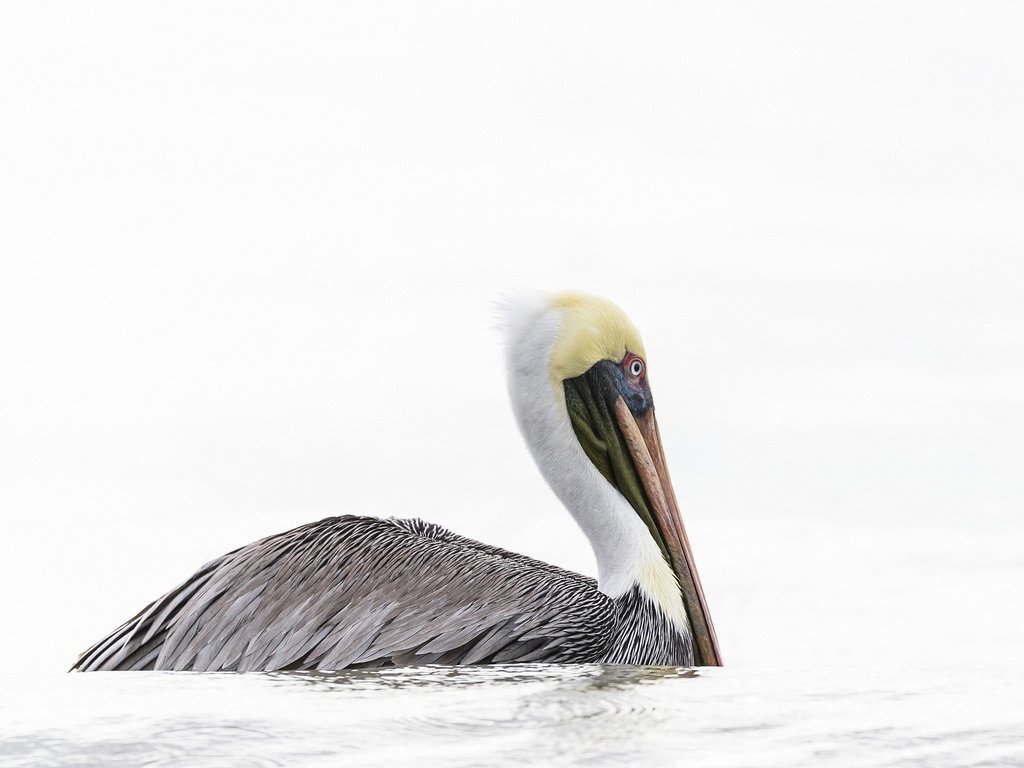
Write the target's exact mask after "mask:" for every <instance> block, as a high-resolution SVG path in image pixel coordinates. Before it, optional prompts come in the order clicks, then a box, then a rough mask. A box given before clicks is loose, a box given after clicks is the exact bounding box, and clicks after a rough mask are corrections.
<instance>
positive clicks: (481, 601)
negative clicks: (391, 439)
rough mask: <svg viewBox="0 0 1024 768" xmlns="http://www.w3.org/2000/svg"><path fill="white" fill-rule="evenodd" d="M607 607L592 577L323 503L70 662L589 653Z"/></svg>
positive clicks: (414, 660) (263, 663)
mask: <svg viewBox="0 0 1024 768" xmlns="http://www.w3.org/2000/svg"><path fill="white" fill-rule="evenodd" d="M614 610H615V609H614V607H613V605H612V602H611V601H610V600H609V599H608V598H607V597H606V596H604V595H603V594H601V593H600V592H599V591H598V590H597V585H596V584H595V582H594V581H593V579H589V578H586V577H584V576H580V575H578V574H575V573H572V572H570V571H565V570H563V569H561V568H557V567H555V566H552V565H548V564H547V563H542V562H540V561H538V560H533V559H531V558H528V557H524V556H522V555H518V554H515V553H512V552H508V551H506V550H503V549H499V548H497V547H490V546H487V545H485V544H481V543H479V542H476V541H473V540H472V539H467V538H464V537H462V536H458V535H456V534H454V533H451V532H450V531H448V530H446V529H444V528H441V527H440V526H437V525H433V524H430V523H425V522H423V521H422V520H398V519H389V520H378V519H376V518H368V517H354V516H344V517H333V518H327V519H326V520H321V521H319V522H316V523H311V524H309V525H305V526H300V527H299V528H295V529H293V530H291V531H287V532H285V533H282V534H278V535H276V536H271V537H269V538H266V539H262V540H260V541H257V542H254V543H253V544H250V545H248V546H246V547H242V548H241V549H238V550H235V551H234V552H230V553H228V554H226V555H224V556H223V557H221V558H218V559H217V560H214V561H212V562H210V563H207V564H206V565H205V566H203V567H202V568H201V569H200V570H199V571H197V572H196V573H195V574H194V575H193V576H192V577H191V578H189V579H188V580H187V581H185V582H184V583H182V584H180V585H178V586H177V587H176V588H175V589H173V590H171V591H170V592H168V593H167V594H166V595H164V596H163V597H161V598H159V599H158V600H156V601H155V602H153V603H152V604H151V605H149V606H147V607H146V608H145V609H143V610H142V611H141V612H140V613H139V614H138V615H136V616H135V617H134V618H132V619H131V620H129V621H128V622H126V623H125V624H123V625H122V626H121V627H119V628H118V629H116V630H115V631H114V632H112V633H111V634H110V635H109V636H108V637H106V638H104V639H103V640H101V641H99V642H98V643H96V645H94V646H93V647H91V648H90V649H89V650H87V651H86V652H85V653H83V654H82V656H81V657H80V658H79V660H78V661H77V662H76V663H75V666H74V667H73V669H78V670H83V671H89V670H111V669H178V670H185V669H190V670H207V671H212V670H232V671H245V670H275V669H342V668H345V667H352V666H357V667H380V666H392V665H394V666H400V665H409V664H479V663H492V662H493V663H498V662H502V663H504V662H520V661H552V662H583V661H595V660H597V659H600V658H601V656H602V654H603V653H604V651H605V650H606V648H607V647H608V645H609V643H610V641H611V636H612V622H613V618H614Z"/></svg>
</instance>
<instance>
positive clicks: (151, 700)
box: [0, 665, 1024, 768]
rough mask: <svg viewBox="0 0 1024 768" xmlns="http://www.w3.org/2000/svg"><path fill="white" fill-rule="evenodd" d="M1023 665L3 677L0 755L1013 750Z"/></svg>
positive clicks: (680, 756)
mask: <svg viewBox="0 0 1024 768" xmlns="http://www.w3.org/2000/svg"><path fill="white" fill-rule="evenodd" d="M1020 671H1021V670H1020V669H1017V670H1007V669H1005V668H998V669H996V668H992V669H978V668H971V669H961V668H957V669H943V670H939V671H933V672H923V673H917V674H911V673H909V672H907V671H906V670H899V671H898V672H896V673H892V672H890V673H885V672H882V671H880V670H875V669H870V668H867V669H865V668H850V669H840V670H824V671H823V670H788V671H786V672H784V673H782V672H776V673H772V672H760V673H758V672H746V673H744V672H735V671H731V670H728V669H725V670H722V669H702V670H699V672H698V671H694V670H686V669H673V668H660V667H655V668H632V667H618V666H601V665H580V666H549V665H536V666H525V665H523V666H504V667H466V668H450V667H445V668H436V667H420V668H410V669H387V670H375V671H368V670H355V671H346V672H337V673H308V672H282V673H270V674H244V675H240V674H195V673H145V672H143V673H90V674H80V675H60V676H45V677H36V678H28V677H22V678H8V679H4V680H2V681H0V682H2V683H3V686H2V689H0V765H3V766H5V767H6V766H11V767H12V768H14V767H15V766H76V767H78V766H105V767H110V768H126V767H127V766H140V765H145V766H163V767H166V766H189V767H190V768H195V767H197V766H198V767H199V768H206V767H207V766H232V767H234V766H254V767H258V768H264V767H266V766H297V765H301V766H338V765H345V766H364V765H365V766H392V765H393V766H406V765H410V764H416V765H417V766H435V765H436V766H445V768H450V767H452V766H471V765H472V766H476V765H501V764H516V765H522V764H527V765H534V764H535V765H554V766H558V765H597V766H601V765H624V764H638V763H640V764H644V765H647V766H661V765H664V766H675V765H681V764H685V765H687V766H705V765H706V766H716V768H717V767H718V766H730V765H734V766H795V765H814V766H828V765H849V764H871V765H911V764H927V765H940V766H945V765H949V766H960V765H964V766H967V765H976V764H981V763H987V764H990V765H1015V764H1024V748H1022V746H1021V745H1022V744H1024V725H1022V724H1021V722H1020V721H1019V718H1018V717H1017V716H1016V714H1015V713H1017V712H1019V711H1022V710H1024V700H1022V690H1024V686H1021V685H1019V681H1020V677H1021V676H1020Z"/></svg>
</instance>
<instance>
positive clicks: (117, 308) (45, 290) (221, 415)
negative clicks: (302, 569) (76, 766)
mask: <svg viewBox="0 0 1024 768" xmlns="http://www.w3.org/2000/svg"><path fill="white" fill-rule="evenodd" d="M1022 40H1024V5H1022V4H1020V3H1014V2H1006V3H997V2H990V3H956V4H954V3H941V2H904V3H891V2H876V3H867V2H864V3H818V2H806V3H707V4H689V3H667V2H666V3H618V4H607V3H600V2H586V3H557V2H556V3H552V2H543V3H541V2H537V3H526V2H517V3H504V4H494V3H486V2H479V1H478V0H474V1H473V2H466V3H380V2H373V3H345V4H340V3H325V4H316V3H308V4H294V3H281V4H276V5H272V4H265V3H252V2H245V3H216V4H211V3H206V2H203V3H185V2H179V3H173V4H139V3H124V4H116V3H89V4H59V3H44V2H31V3H29V2H26V3H19V4H12V3H8V4H5V5H4V7H3V10H2V12H0V365H2V371H0V515H2V533H0V599H2V605H3V615H4V619H3V626H4V631H3V632H0V660H2V662H0V663H2V664H3V665H4V667H5V668H7V669H23V668H27V667H31V668H38V669H47V670H49V669H54V670H56V669H60V668H65V667H67V666H68V665H69V664H70V663H71V662H72V661H73V659H74V657H75V654H76V653H77V652H78V651H80V650H82V649H83V648H84V647H85V646H86V645H88V644H89V643H91V642H92V641H94V640H96V639H97V638H98V637H99V636H100V635H102V634H103V633H105V632H106V631H108V630H110V629H112V628H113V627H114V626H116V625H117V624H119V623H120V622H121V621H123V620H124V619H126V618H128V617H129V616H131V615H132V614H134V613H135V612H136V611H137V610H138V609H139V608H140V607H141V606H142V605H143V604H145V603H146V602H148V601H149V600H151V599H153V598H154V597H156V596H157V595H159V594H160V593H162V592H164V591H165V590H167V589H168V588H170V587H171V586H173V585H174V584H175V583H176V582H178V581H180V580H182V579H183V578H185V577H186V576H187V575H188V574H189V573H191V572H192V570H194V569H195V568H196V567H197V566H198V565H200V564H201V563H203V562H205V561H206V560H208V559H210V558H212V557H214V556H217V555H219V554H222V553H223V552H225V551H227V550H229V549H232V548H235V547H237V546H239V545H241V544H244V543H246V542H248V541H251V540H253V539H255V538H258V537H260V536H263V535H267V534H271V533H275V532H278V531H281V530H285V529H287V528H289V527H292V526H294V525H297V524H299V523H302V522H306V521H309V520H312V519H316V518H319V517H323V516H326V515H330V514H338V513H344V512H355V513H363V514H375V515H384V516H387V515H399V516H412V515H419V516H423V517H425V518H428V519H432V520H435V521H437V522H441V523H443V524H446V525H449V526H450V527H452V528H454V529H455V530H457V531H459V532H461V533H464V534H466V535H470V536H474V537H477V538H480V539H483V540H485V541H488V542H491V543H494V544H499V545H502V546H505V547H507V548H510V549H516V550H520V551H523V552H525V553H528V554H531V555H534V556H537V557H541V558H543V559H546V560H550V561H553V562H556V563H559V564H561V565H564V566H567V567H571V568H575V569H578V570H582V571H585V572H593V563H592V558H591V556H590V553H589V549H588V547H587V544H586V541H585V540H584V539H583V537H582V535H581V534H580V533H579V532H578V531H577V530H576V529H575V528H574V526H573V524H572V522H571V520H570V518H569V516H568V515H567V514H566V513H565V512H564V511H562V510H561V509H560V508H559V506H558V504H557V501H556V500H555V499H554V496H553V495H552V494H551V493H550V492H549V491H548V490H547V488H546V487H545V486H544V485H543V482H542V481H541V479H540V477H539V475H538V473H537V472H536V470H535V469H534V468H533V467H532V465H531V463H530V459H529V457H528V455H527V452H526V451H525V449H524V448H523V447H522V444H521V441H520V438H519V436H518V435H517V433H516V431H515V426H514V422H513V420H512V418H511V415H510V412H509V409H508V405H507V399H506V395H505V389H504V373H503V369H502V355H501V349H500V336H499V334H498V333H497V332H496V331H495V329H494V325H495V322H494V317H493V314H494V313H493V311H492V304H493V301H494V299H495V298H496V297H497V296H498V295H499V294H500V293H501V292H502V291H503V290H508V289H514V288H521V287H535V288H541V289H560V288H581V289H586V290H590V291H594V292H597V293H601V294H604V295H607V296H609V297H611V298H613V299H615V300H616V301H618V302H619V303H620V304H621V305H622V306H623V307H624V308H625V310H626V311H627V312H628V313H629V314H630V316H631V317H632V318H633V320H634V321H635V323H636V324H637V325H638V327H639V328H640V330H641V332H642V333H643V335H644V337H645V341H646V346H647V348H648V352H649V356H650V370H651V379H652V383H653V389H654V394H655V399H656V402H657V404H658V413H659V420H660V423H661V429H662V433H663V435H664V438H665V440H666V443H667V454H668V458H669V460H670V463H671V465H672V470H673V474H674V478H675V483H676V486H677V491H678V494H679V496H680V501H681V504H682V509H683V514H684V518H685V520H686V523H687V526H688V528H689V530H690V533H691V538H692V539H693V540H694V546H695V549H696V555H697V560H698V563H699V564H700V565H701V566H702V573H703V577H704V582H705V585H706V588H707V591H708V599H709V602H710V604H711V608H712V612H713V615H714V616H715V619H716V622H717V623H718V624H719V634H720V636H721V639H722V647H723V652H724V654H725V657H726V661H727V662H729V661H730V660H732V661H734V662H736V663H749V664H757V663H763V662H765V661H766V660H767V661H777V660H778V659H779V658H780V656H783V655H784V654H786V653H791V652H793V651H794V650H795V651H796V652H797V653H798V654H799V655H801V656H802V658H814V659H819V660H822V661H829V660H832V659H834V658H848V656H847V655H846V654H847V653H848V652H854V651H856V650H858V649H859V650H863V649H864V648H865V647H867V648H869V649H871V651H872V652H874V653H878V654H882V653H893V654H896V656H897V657H898V658H904V657H906V658H910V657H912V656H914V654H916V653H931V654H933V655H935V656H937V657H941V654H943V653H949V644H950V643H953V644H956V646H957V648H958V652H960V653H964V652H967V651H966V650H965V649H972V651H971V652H974V651H977V652H984V653H990V652H991V653H998V652H999V650H998V649H1007V648H1010V647H1011V646H1014V645H1015V647H1016V649H1017V650H1019V646H1020V642H1022V641H1024V637H1022V636H1021V632H1022V631H1024V630H1018V629H1016V628H1015V626H1016V625H1015V624H1014V622H1013V621H1010V619H1009V618H1008V617H1010V616H1012V615H1013V611H1014V610H1019V608H1016V609H1011V608H1010V607H1009V606H1011V605H1012V604H1014V603H1018V604H1019V602H1020V601H1018V600H1017V598H1018V597H1021V598H1022V600H1024V596H1022V594H1021V593H1022V591H1024V587H1022V586H1021V585H1022V584H1024V559H1022V557H1021V555H1020V554H1019V543H1020V541H1021V538H1022V535H1024V524H1022V523H1021V510H1022V504H1024V471H1022V465H1024V461H1022V460H1024V440H1022V430H1024V301H1022V298H1024V225H1022V221H1024V142H1022V140H1021V137H1022V136H1024V98H1022V94H1024V46H1022V44H1021V41H1022ZM954 571H955V572H956V573H958V574H962V573H969V574H971V575H970V576H969V577H965V578H961V577H960V576H956V577H955V578H954V577H953V576H951V575H950V574H951V573H952V572H954ZM965 606H973V609H972V611H974V612H975V613H974V616H972V618H971V619H970V620H969V621H967V620H963V619H962V618H957V617H960V616H962V614H960V613H959V611H961V610H962V609H964V608H965ZM872 612H875V613H872ZM950 617H953V618H952V620H951V618H950ZM897 618H898V620H899V623H898V624H897V625H896V626H894V627H886V628H885V630H884V631H882V632H879V629H880V627H879V625H880V624H881V623H884V622H893V621H896V620H897ZM803 630H810V631H809V632H803ZM941 633H945V634H944V635H943V636H942V637H939V635H940V634H941Z"/></svg>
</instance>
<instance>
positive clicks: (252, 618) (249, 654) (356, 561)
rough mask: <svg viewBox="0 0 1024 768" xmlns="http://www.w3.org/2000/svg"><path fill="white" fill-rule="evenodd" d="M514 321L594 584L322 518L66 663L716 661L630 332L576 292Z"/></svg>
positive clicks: (524, 384)
mask: <svg viewBox="0 0 1024 768" xmlns="http://www.w3.org/2000/svg"><path fill="white" fill-rule="evenodd" d="M506 326H507V328H506V335H507V368H508V390H509V394H510V397H511V401H512V408H513V410H514V412H515V417H516V421H517V422H518V425H519V429H520V431H521V432H522V435H523V438H524V439H525V441H526V444H527V446H528V447H529V449H530V452H531V453H532V455H533V458H534V460H535V461H536V463H537V466H538V467H539V468H540V471H541V474H542V475H543V476H544V479H545V480H546V481H547V483H548V485H550V486H551V488H552V490H554V492H555V494H556V495H557V496H558V498H559V499H560V500H561V502H562V503H563V504H564V505H565V507H566V508H567V509H568V510H569V512H570V513H571V514H572V516H573V518H575V520H576V522H577V524H578V525H579V527H580V528H581V529H582V530H583V533H584V534H585V535H586V536H587V538H588V539H589V541H590V544H591V547H592V548H593V551H594V556H595V559H596V561H597V572H598V577H597V579H596V581H595V580H594V579H592V578H589V577H587V576H582V575H580V574H576V573H573V572H571V571H567V570H563V569H561V568H558V567H556V566H553V565H548V564H547V563H544V562H540V561H538V560H534V559H531V558H529V557H525V556H523V555H519V554H515V553H513V552H509V551H506V550H504V549H499V548H498V547H493V546H490V545H487V544H481V543H480V542H477V541H473V540H471V539H468V538H465V537H463V536H459V535H458V534H455V533H452V532H451V531H449V530H447V529H445V528H442V527H441V526H439V525H435V524H433V523H428V522H424V521H423V520H419V519H408V520H407V519H396V518H388V519H378V518H373V517H359V516H353V515H343V516H340V517H329V518H327V519H324V520H320V521H319V522H314V523H309V524H307V525H302V526H299V527H298V528H294V529H293V530H290V531H286V532H284V533H280V534H277V535H275V536H270V537H267V538H265V539H261V540H259V541H256V542H254V543H252V544H248V545H246V546H244V547H241V548H240V549H236V550H234V551H233V552H229V553H228V554H226V555H224V556H222V557H219V558H217V559H216V560H213V561H211V562H209V563H207V564H206V565H204V566H203V567H202V568H200V569H199V570H198V571H196V572H195V573H194V574H193V575H192V576H190V577H189V578H188V579H186V580H185V581H184V582H182V583H181V584H179V585H178V586H177V587H175V588H174V589H172V590H171V591H170V592H168V593H167V594H165V595H163V596H162V597H160V598H157V599H156V600H155V601H154V602H152V603H150V604H149V605H148V606H146V607H145V608H143V609H142V610H141V611H140V612H139V613H138V614H137V615H136V616H135V617H134V618H132V619H129V620H128V621H127V622H125V623H124V624H122V625H121V626H120V627H119V628H117V629H116V630H114V631H113V632H112V633H110V634H109V635H108V636H107V637H105V638H103V639H102V640H100V641H99V642H97V643H96V644H95V645H93V646H92V647H91V648H89V649H88V650H87V651H85V652H84V653H83V654H82V655H81V656H80V657H79V659H78V661H76V662H75V664H74V666H73V667H72V670H81V671H91V670H145V669H156V670H197V671H253V670H262V671H270V670H315V669H320V670H337V669H344V668H376V667H389V666H407V665H420V664H445V665H459V664H503V663H520V662H534V663H536V662H551V663H584V662H602V663H609V664H637V665H639V664H643V665H674V666H694V665H696V666H719V665H721V655H720V653H719V648H718V640H717V639H716V637H715V630H714V626H713V625H712V623H711V616H710V614H709V613H708V608H707V603H706V601H705V598H704V591H703V588H702V587H701V583H700V578H699V577H698V575H697V569H696V566H695V564H694V559H693V553H692V551H691V549H690V543H689V540H688V539H687V536H686V530H685V528H684V527H683V522H682V519H681V518H680V516H679V509H678V504H677V502H676V497H675V493H674V492H673V489H672V485H671V482H670V480H669V475H668V470H667V467H666V462H665V454H664V452H663V451H662V446H661V437H660V435H659V432H658V425H657V422H656V421H655V418H654V402H653V400H652V398H651V389H650V384H649V380H648V375H647V359H646V354H645V352H644V346H643V343H642V342H641V340H640V335H639V333H637V331H636V329H635V328H634V326H633V324H632V323H631V322H630V321H629V319H628V318H627V317H626V315H625V314H624V313H623V312H622V310H620V309H619V308H618V307H617V306H616V305H615V304H614V303H612V302H611V301H609V300H607V299H604V298H599V297H596V296H591V295H589V294H583V293H560V294H536V295H529V296H521V297H519V298H517V299H515V300H512V301H510V302H509V306H508V307H507V318H506Z"/></svg>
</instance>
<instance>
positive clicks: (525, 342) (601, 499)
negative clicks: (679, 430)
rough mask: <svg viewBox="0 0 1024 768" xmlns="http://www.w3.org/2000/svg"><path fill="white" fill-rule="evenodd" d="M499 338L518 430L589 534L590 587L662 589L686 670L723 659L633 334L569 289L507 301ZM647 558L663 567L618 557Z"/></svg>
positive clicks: (603, 302)
mask: <svg viewBox="0 0 1024 768" xmlns="http://www.w3.org/2000/svg"><path fill="white" fill-rule="evenodd" d="M508 336H509V339H508V341H509V345H508V351H509V391H510V394H511V397H512V403H513V408H514V410H515V412H516V418H517V420H518V422H519V426H520V429H521V430H522V432H523V435H524V437H525V438H526V442H527V444H528V445H529V446H530V449H531V451H532V453H533V455H534V458H535V459H536V461H537V464H538V466H539V467H540V469H541V472H542V474H543V475H544V476H545V478H546V479H547V481H548V483H549V484H550V485H551V487H552V488H553V489H554V491H555V493H556V494H558V496H559V497H560V498H561V499H562V501H563V503H565V505H566V506H567V507H568V508H569V510H570V511H571V512H572V513H573V515H574V517H575V518H576V520H577V522H579V523H580V525H581V527H583V529H584V532H585V533H586V534H587V536H588V538H590V541H591V544H592V545H593V547H594V550H595V554H596V555H597V558H598V569H599V572H600V575H599V581H601V582H607V584H605V583H602V584H601V587H602V590H605V591H609V592H615V591H620V592H621V591H622V588H623V587H622V585H621V584H620V585H618V586H615V585H613V583H614V582H615V581H616V579H618V580H619V581H621V580H622V577H621V575H620V574H621V573H624V572H625V573H629V574H631V576H630V577H629V578H632V579H633V580H634V581H636V582H638V583H639V584H640V586H641V587H644V586H645V585H644V583H643V582H644V580H645V579H647V580H648V581H650V582H651V584H649V585H647V587H646V588H647V589H648V591H649V592H652V593H657V592H659V591H660V593H661V594H660V595H658V594H655V595H654V598H655V599H657V600H660V601H661V602H662V603H663V604H664V605H665V608H666V610H670V609H671V608H672V605H670V604H671V603H672V601H673V600H674V601H675V604H676V606H678V604H679V602H680V599H681V604H682V607H684V608H685V619H683V620H684V621H686V620H688V624H689V629H690V632H691V635H692V639H693V646H694V655H695V661H696V663H697V664H702V665H706V666H715V665H719V664H721V660H720V653H719V650H718V641H717V639H716V637H715V630H714V626H713V625H712V623H711V616H710V614H709V613H708V608H707V603H706V601H705V598H704V591H703V589H702V587H701V583H700V578H699V576H698V575H697V569H696V566H695V565H694V560H693V553H692V551H691V549H690V544H689V540H688V539H687V536H686V530H685V528H684V527H683V522H682V519H681V517H680V515H679V508H678V505H677V502H676V497H675V493H674V491H673V489H672V483H671V480H670V478H669V474H668V468H667V465H666V462H665V454H664V451H663V450H662V445H661V437H660V435H659V432H658V424H657V421H656V420H655V417H654V400H653V398H652V396H651V387H650V381H649V378H648V372H647V355H646V352H645V350H644V346H643V342H642V341H641V339H640V334H639V333H638V332H637V330H636V328H635V327H634V326H633V324H632V323H631V322H630V320H629V318H628V317H626V315H625V313H624V312H623V311H622V310H621V309H619V307H618V306H616V305H615V304H614V303H612V302H611V301H609V300H608V299H604V298H600V297H597V296H591V295H589V294H585V293H575V292H573V293H559V294H544V295H531V296H529V297H519V298H518V299H516V300H514V301H513V302H511V303H510V306H509V312H508ZM637 520H639V521H640V522H642V525H638V524H637ZM652 552H653V555H651V553H652ZM651 557H653V558H654V559H655V560H660V561H662V563H661V565H660V566H658V565H657V564H655V567H654V568H651V567H649V565H650V564H649V563H648V564H647V567H646V568H644V567H641V566H640V565H636V564H635V563H630V562H624V560H628V559H632V560H636V561H643V560H644V559H645V558H647V559H648V560H649V559H650V558H651ZM666 564H667V566H668V568H670V569H671V574H673V575H674V577H675V578H674V580H673V579H671V577H669V579H668V581H669V582H670V583H669V585H668V586H667V587H666V586H665V584H664V582H665V580H664V579H662V581H661V582H660V585H659V583H658V579H657V575H655V576H645V575H644V574H645V573H648V572H650V571H652V570H653V571H658V569H659V567H660V570H661V571H664V572H666V573H667V572H668V569H666V568H665V565H666ZM630 568H632V570H630ZM604 571H607V572H608V573H607V574H606V573H605V572H604ZM666 591H672V592H675V593H676V594H673V595H670V596H666V595H665V592H666Z"/></svg>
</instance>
